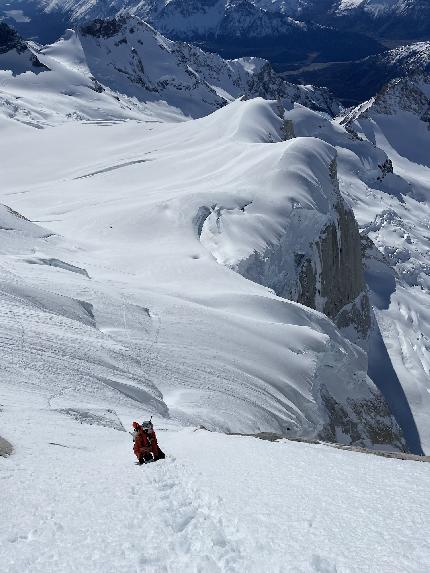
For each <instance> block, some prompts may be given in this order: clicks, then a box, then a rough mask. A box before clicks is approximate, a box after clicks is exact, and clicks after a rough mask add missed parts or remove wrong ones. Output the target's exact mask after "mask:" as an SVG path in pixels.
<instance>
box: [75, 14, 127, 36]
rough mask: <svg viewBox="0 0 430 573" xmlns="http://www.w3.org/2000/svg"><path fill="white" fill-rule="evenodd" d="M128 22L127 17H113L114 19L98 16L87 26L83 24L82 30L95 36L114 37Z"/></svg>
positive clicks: (85, 33)
mask: <svg viewBox="0 0 430 573" xmlns="http://www.w3.org/2000/svg"><path fill="white" fill-rule="evenodd" d="M125 24H126V18H113V19H112V20H102V19H100V18H98V19H97V20H94V21H93V22H91V23H90V24H87V25H86V26H82V28H81V32H82V34H84V35H86V36H94V37H95V38H112V36H115V35H116V34H118V33H119V32H120V31H121V28H122V27H123V26H124V25H125Z"/></svg>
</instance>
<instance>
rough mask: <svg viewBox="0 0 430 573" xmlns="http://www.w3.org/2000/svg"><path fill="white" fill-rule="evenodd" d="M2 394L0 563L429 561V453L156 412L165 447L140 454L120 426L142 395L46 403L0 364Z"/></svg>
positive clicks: (353, 570) (303, 565)
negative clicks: (186, 422) (265, 434)
mask: <svg viewBox="0 0 430 573" xmlns="http://www.w3.org/2000/svg"><path fill="white" fill-rule="evenodd" d="M0 393H1V400H2V412H1V414H0V424H1V432H2V434H3V435H4V436H5V438H7V439H8V441H10V442H11V443H12V444H13V445H14V454H13V455H12V456H11V457H9V458H6V459H4V458H2V457H1V455H0V475H1V478H2V493H3V494H4V495H3V497H2V519H1V521H0V544H1V548H2V567H3V569H4V570H6V571H8V573H22V571H34V570H35V561H36V560H37V570H38V571H43V572H44V573H47V572H48V571H52V562H53V559H55V570H56V571H57V572H61V573H73V572H76V571H91V572H92V573H107V572H109V573H113V572H115V573H127V572H128V571H140V572H142V573H143V572H144V573H159V572H160V571H165V572H166V573H182V572H184V571H187V572H190V573H196V572H198V571H205V572H206V571H217V572H218V573H232V572H234V573H236V572H243V571H246V572H247V573H261V571H282V570H284V571H288V570H294V569H295V570H298V571H303V572H317V571H318V572H321V571H334V570H338V571H344V572H348V573H361V572H362V571H375V570H376V571H384V572H388V571H402V573H422V572H423V571H426V570H428V569H429V568H430V552H429V549H428V543H427V538H428V535H427V533H428V530H429V527H430V507H429V504H428V503H427V500H428V497H429V495H430V480H429V473H430V472H429V469H430V468H429V464H428V463H418V462H414V461H404V460H396V459H384V458H382V457H377V456H374V455H368V454H365V453H357V452H352V451H342V450H339V449H335V448H332V447H328V446H325V445H314V444H304V443H295V442H291V441H284V440H283V441H280V442H277V443H270V442H267V441H263V440H257V439H255V438H252V437H245V436H226V435H223V434H218V433H213V432H207V431H204V430H202V429H198V428H196V427H189V428H181V427H178V425H177V424H175V423H174V422H172V421H168V420H166V419H164V418H162V417H160V416H157V417H155V418H154V424H155V428H156V431H157V436H158V441H159V443H160V445H161V447H162V449H163V451H164V452H165V453H166V455H167V457H166V459H165V460H163V461H160V462H157V463H154V464H148V465H145V466H143V467H138V466H136V465H134V459H135V458H134V455H133V452H132V442H131V437H130V436H129V435H128V433H127V432H126V431H124V430H125V429H126V430H128V429H129V428H131V423H132V421H133V420H142V418H143V419H147V418H148V417H149V412H148V410H147V409H145V408H144V407H143V408H142V409H138V408H133V407H132V406H127V405H124V404H120V403H118V402H117V401H116V400H115V397H112V398H111V399H110V400H106V401H105V403H104V405H103V406H101V407H99V408H98V409H95V408H94V407H92V405H91V404H90V403H88V402H87V401H86V400H85V397H83V396H81V397H80V398H78V399H77V400H78V401H73V402H72V401H68V398H67V396H65V397H64V399H63V403H62V407H57V406H56V401H55V400H54V402H53V403H52V407H51V408H49V407H48V400H49V399H50V395H49V393H48V392H46V393H45V392H41V391H40V389H36V388H33V389H31V390H29V389H27V391H26V392H23V391H21V392H17V391H16V388H14V387H13V386H12V387H11V385H10V384H6V383H5V381H4V379H3V377H2V379H1V380H0ZM26 427H31V428H32V429H33V430H32V436H31V440H29V439H28V437H27V435H26V433H25V432H24V431H23V428H26ZM0 443H1V440H0ZM0 448H1V445H0ZM0 452H1V449H0ZM328 484H330V487H328ZM149 495H150V503H148V496H149ZM20 498H24V499H25V500H26V501H25V503H16V500H17V499H20ZM80 508H84V509H85V510H84V511H83V510H82V511H79V510H78V509H80ZM345 508H347V510H346V509H345ZM357 531H360V532H361V533H360V535H357ZM375 540H376V541H375ZM364 543H365V544H366V551H365V552H363V544H364ZM101 547H102V548H103V551H101V550H100V548H101ZM18 549H19V550H18ZM286 563H287V564H288V566H287V567H288V568H287V569H286V566H285V564H286Z"/></svg>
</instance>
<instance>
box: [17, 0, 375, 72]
mask: <svg viewBox="0 0 430 573" xmlns="http://www.w3.org/2000/svg"><path fill="white" fill-rule="evenodd" d="M11 2H12V4H11V6H12V7H14V8H15V9H16V10H15V11H18V10H20V11H21V12H22V13H23V14H25V10H26V9H27V6H29V8H28V9H29V10H30V12H32V11H35V10H36V11H37V12H38V14H39V15H40V14H47V15H48V17H49V18H55V16H56V15H58V18H60V20H61V21H63V20H68V22H69V26H70V27H76V26H78V25H81V24H82V23H87V22H88V21H90V20H94V19H98V18H101V19H109V18H112V17H117V16H121V15H130V14H131V15H135V16H139V17H141V18H142V19H144V20H146V21H148V22H149V23H150V24H151V25H153V26H154V27H155V28H156V29H157V30H159V31H160V32H162V33H164V34H166V35H168V36H169V37H171V38H173V39H177V40H183V41H193V42H199V44H200V45H201V46H203V47H206V48H207V49H210V50H211V51H215V52H217V53H219V54H220V55H222V56H223V57H228V58H235V57H243V56H258V57H263V58H266V59H270V60H271V62H272V63H273V64H276V65H277V66H278V67H279V68H282V67H283V66H285V65H286V63H291V62H293V63H295V62H306V61H308V60H309V58H311V59H314V58H315V57H316V56H318V58H319V60H320V61H344V60H352V59H358V58H362V57H365V56H367V55H370V54H374V53H379V52H380V51H382V46H381V45H380V44H379V43H378V42H376V41H375V40H373V39H371V38H368V37H365V36H364V35H360V34H356V33H355V32H344V31H338V30H335V29H333V28H331V27H326V26H321V25H319V24H313V23H311V22H308V23H304V22H301V21H297V20H295V19H293V18H290V17H288V16H286V15H284V14H282V13H280V12H269V11H267V10H263V9H260V8H258V7H257V6H256V5H255V4H253V3H252V2H250V1H249V0H193V1H192V2H190V1H189V0H171V1H169V2H165V1H164V0H161V1H159V2H151V1H138V0H128V1H126V2H122V1H121V2H120V1H117V0H116V1H114V2H109V3H106V2H105V1H104V0H103V1H101V0H100V1H99V0H97V1H88V0H58V1H57V2H55V3H53V2H49V1H47V0H19V1H18V0H11ZM8 12H10V10H8ZM9 20H11V18H10V17H9ZM28 20H29V21H28V22H26V21H22V19H21V21H17V22H15V24H14V25H16V26H18V27H19V30H20V32H21V33H22V34H23V35H24V36H25V37H28V36H29V33H28V32H26V29H28V30H31V34H34V32H33V29H32V28H31V27H29V26H30V24H31V18H29V19H28ZM38 29H39V40H40V41H42V42H46V41H49V42H52V41H53V39H54V38H53V37H52V35H51V34H50V33H49V32H50V30H49V29H48V30H47V31H46V32H45V31H44V30H43V27H42V26H39V27H38ZM55 29H57V28H56V27H55Z"/></svg>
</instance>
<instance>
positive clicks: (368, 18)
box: [253, 0, 430, 40]
mask: <svg viewBox="0 0 430 573" xmlns="http://www.w3.org/2000/svg"><path fill="white" fill-rule="evenodd" d="M253 2H254V4H255V5H256V6H258V7H260V8H263V9H264V10H268V11H271V12H280V13H283V14H285V15H286V16H289V17H292V18H298V19H301V20H305V21H308V20H313V21H315V22H320V23H323V24H326V25H330V26H334V27H335V28H338V29H344V30H350V31H356V32H363V33H365V34H372V35H373V36H375V35H376V36H379V37H381V38H391V39H396V40H407V39H409V40H417V39H424V40H428V39H429V38H430V5H429V3H428V1H427V0H253Z"/></svg>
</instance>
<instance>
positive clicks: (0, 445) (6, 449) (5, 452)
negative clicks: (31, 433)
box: [0, 436, 13, 458]
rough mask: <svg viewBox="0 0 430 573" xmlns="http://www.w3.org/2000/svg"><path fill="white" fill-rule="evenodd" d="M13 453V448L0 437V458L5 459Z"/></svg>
mask: <svg viewBox="0 0 430 573" xmlns="http://www.w3.org/2000/svg"><path fill="white" fill-rule="evenodd" d="M12 453H13V446H12V444H10V443H9V442H8V441H7V440H5V439H4V438H2V437H1V436H0V456H1V457H3V458H7V457H8V456H10V455H11V454H12Z"/></svg>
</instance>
